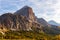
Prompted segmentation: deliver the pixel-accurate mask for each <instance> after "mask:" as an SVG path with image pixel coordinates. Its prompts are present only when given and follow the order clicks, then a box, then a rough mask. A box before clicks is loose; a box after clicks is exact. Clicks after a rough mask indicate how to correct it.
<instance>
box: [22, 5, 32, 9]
mask: <svg viewBox="0 0 60 40" xmlns="http://www.w3.org/2000/svg"><path fill="white" fill-rule="evenodd" d="M23 8H31V7H29V6H27V5H26V6H24V7H23Z"/></svg>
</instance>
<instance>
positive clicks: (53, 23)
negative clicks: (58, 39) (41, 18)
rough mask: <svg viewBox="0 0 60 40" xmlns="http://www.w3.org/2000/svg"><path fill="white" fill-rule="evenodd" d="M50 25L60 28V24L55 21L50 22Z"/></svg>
mask: <svg viewBox="0 0 60 40" xmlns="http://www.w3.org/2000/svg"><path fill="white" fill-rule="evenodd" d="M48 23H49V24H51V25H56V26H60V24H58V23H57V22H55V21H54V20H50V21H49V22H48Z"/></svg>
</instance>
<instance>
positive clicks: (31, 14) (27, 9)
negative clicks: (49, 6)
mask: <svg viewBox="0 0 60 40" xmlns="http://www.w3.org/2000/svg"><path fill="white" fill-rule="evenodd" d="M15 14H16V15H17V14H18V15H23V16H25V17H27V19H29V20H31V21H35V20H36V19H35V14H34V12H33V10H32V8H31V7H29V6H24V7H23V8H21V9H20V10H18V11H16V12H15Z"/></svg>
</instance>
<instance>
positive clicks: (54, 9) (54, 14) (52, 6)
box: [0, 0, 60, 23]
mask: <svg viewBox="0 0 60 40" xmlns="http://www.w3.org/2000/svg"><path fill="white" fill-rule="evenodd" d="M25 5H27V6H30V7H31V8H32V9H33V12H34V13H35V15H36V16H37V17H38V18H44V19H45V20H46V21H50V20H54V21H56V22H57V23H60V0H0V15H2V14H4V13H7V12H10V13H14V12H15V11H17V10H19V9H21V8H22V7H23V6H25Z"/></svg>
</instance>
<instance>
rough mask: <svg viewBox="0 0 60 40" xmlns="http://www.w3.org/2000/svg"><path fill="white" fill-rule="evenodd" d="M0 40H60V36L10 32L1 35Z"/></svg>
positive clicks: (31, 32)
mask: <svg viewBox="0 0 60 40" xmlns="http://www.w3.org/2000/svg"><path fill="white" fill-rule="evenodd" d="M0 39H25V40H28V39H29V40H60V35H57V36H56V35H54V36H52V35H49V34H46V33H43V32H39V33H37V32H36V31H9V32H6V33H5V35H2V34H0Z"/></svg>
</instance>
